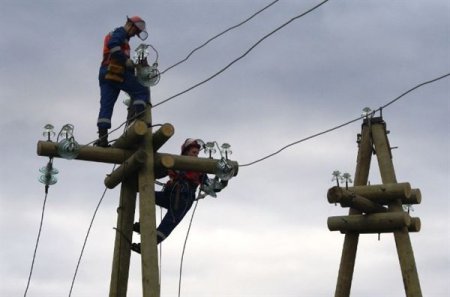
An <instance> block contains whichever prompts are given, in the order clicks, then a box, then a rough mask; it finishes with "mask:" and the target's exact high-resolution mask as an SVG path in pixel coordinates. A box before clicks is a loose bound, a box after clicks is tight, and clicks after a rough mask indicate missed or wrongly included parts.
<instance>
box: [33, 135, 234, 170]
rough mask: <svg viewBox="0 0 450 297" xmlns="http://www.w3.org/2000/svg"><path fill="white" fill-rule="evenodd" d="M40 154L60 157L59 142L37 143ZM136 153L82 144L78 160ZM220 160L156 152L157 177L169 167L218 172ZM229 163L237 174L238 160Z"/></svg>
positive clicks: (118, 158) (117, 159)
mask: <svg viewBox="0 0 450 297" xmlns="http://www.w3.org/2000/svg"><path fill="white" fill-rule="evenodd" d="M37 154H38V155H39V156H46V157H55V158H59V157H60V156H59V155H58V151H57V143H55V142H50V141H39V142H38V145H37ZM133 154H134V151H132V150H125V149H119V148H113V147H107V148H103V147H96V146H82V145H81V146H80V153H79V154H78V156H77V157H76V159H77V160H84V161H95V162H103V163H112V164H122V163H123V162H125V161H126V160H127V159H128V158H130V157H131V156H132V155H133ZM219 161H220V160H218V159H209V158H196V157H189V156H180V155H172V154H165V153H155V154H154V169H155V177H156V178H161V177H163V176H165V175H166V171H167V169H172V170H192V171H197V172H203V173H210V174H217V173H218V172H217V165H218V162H219ZM228 163H229V164H230V165H231V166H232V168H233V171H234V173H233V175H234V176H236V175H237V173H238V170H239V165H238V163H237V162H236V161H231V160H229V161H228Z"/></svg>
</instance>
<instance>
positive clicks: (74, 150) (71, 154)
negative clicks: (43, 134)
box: [58, 124, 80, 160]
mask: <svg viewBox="0 0 450 297" xmlns="http://www.w3.org/2000/svg"><path fill="white" fill-rule="evenodd" d="M73 130H74V126H73V125H72V124H66V125H64V126H63V127H62V128H61V131H60V132H59V135H58V139H59V137H60V136H62V137H63V139H62V140H61V141H59V142H58V154H59V155H60V156H61V157H62V158H64V159H67V160H72V159H75V158H76V157H77V156H78V154H79V153H80V145H79V144H78V142H76V141H75V138H74V136H73Z"/></svg>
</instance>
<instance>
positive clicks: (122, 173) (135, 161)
mask: <svg viewBox="0 0 450 297" xmlns="http://www.w3.org/2000/svg"><path fill="white" fill-rule="evenodd" d="M146 160H147V154H146V153H145V152H144V151H142V150H139V151H137V152H136V153H134V154H133V155H132V156H131V157H130V158H128V160H126V161H125V162H124V163H123V164H122V165H120V166H119V167H118V168H117V169H116V170H114V171H113V172H111V173H110V174H108V175H107V176H106V178H105V186H106V187H107V188H108V189H114V188H115V187H116V186H117V185H118V184H119V183H121V182H122V181H123V180H124V179H126V178H127V177H129V176H131V175H133V174H134V173H135V172H136V171H137V170H138V169H139V168H141V167H142V166H143V165H144V164H145V161H146Z"/></svg>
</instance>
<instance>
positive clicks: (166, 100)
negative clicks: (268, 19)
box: [153, 0, 330, 108]
mask: <svg viewBox="0 0 450 297" xmlns="http://www.w3.org/2000/svg"><path fill="white" fill-rule="evenodd" d="M328 1H330V0H325V1H322V2H320V3H319V4H317V5H316V6H314V7H313V8H310V9H309V10H307V11H306V12H304V13H302V14H299V15H297V16H295V17H293V18H291V19H290V20H289V21H287V22H285V23H284V24H282V25H281V26H279V27H277V28H276V29H275V30H273V31H271V32H270V33H268V34H266V35H265V36H264V37H262V38H261V39H260V40H258V41H257V42H256V43H255V44H254V45H252V46H251V47H250V48H249V49H248V50H247V51H246V52H244V53H243V54H242V55H241V56H239V57H238V58H236V59H234V60H233V61H231V62H230V63H229V64H228V65H227V66H225V67H224V68H222V69H221V70H219V71H218V72H216V73H215V74H213V75H211V76H210V77H208V78H207V79H205V80H203V81H201V82H199V83H197V84H195V85H193V86H192V87H190V88H188V89H186V90H184V91H182V92H179V93H177V94H175V95H173V96H171V97H169V98H167V99H164V100H162V101H160V102H158V103H157V104H155V105H153V108H155V107H157V106H159V105H161V104H163V103H166V102H168V101H170V100H172V99H174V98H176V97H178V96H180V95H183V94H185V93H187V92H189V91H191V90H193V89H195V88H197V87H198V86H201V85H203V84H204V83H207V82H208V81H210V80H212V79H213V78H215V77H216V76H218V75H219V74H221V73H222V72H224V71H225V70H227V69H228V68H230V67H231V66H232V65H233V64H234V63H236V62H237V61H239V60H241V59H242V58H244V57H245V56H247V54H248V53H250V52H251V51H252V50H253V49H254V48H256V47H257V46H258V45H259V44H260V43H262V42H263V41H264V40H265V39H267V38H268V37H270V36H271V35H273V34H275V33H276V32H277V31H279V30H281V29H282V28H284V27H286V26H287V25H289V24H290V23H292V22H293V21H295V20H297V19H299V18H301V17H303V16H305V15H307V14H308V13H310V12H312V11H314V10H315V9H317V8H319V7H320V6H322V5H323V4H325V3H327V2H328Z"/></svg>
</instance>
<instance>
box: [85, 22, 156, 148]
mask: <svg viewBox="0 0 450 297" xmlns="http://www.w3.org/2000/svg"><path fill="white" fill-rule="evenodd" d="M136 35H137V36H138V37H139V38H140V39H141V40H145V39H147V36H148V33H147V31H146V28H145V21H144V20H143V19H142V18H140V17H138V16H133V17H130V18H129V17H127V21H126V23H125V25H124V26H123V27H119V28H116V29H114V30H113V31H112V32H110V33H108V34H107V35H106V36H105V39H104V43H103V60H102V63H101V65H100V71H99V76H98V79H99V84H100V112H99V115H98V120H97V127H98V134H99V138H98V140H97V141H96V142H95V143H94V145H96V146H101V147H107V146H108V129H110V128H111V117H112V114H113V109H114V104H115V103H116V100H117V97H119V93H120V91H124V92H126V93H128V95H130V97H131V100H132V101H131V103H130V108H131V113H132V114H133V116H134V115H140V114H142V113H143V111H144V110H145V108H146V106H147V105H148V104H150V90H149V88H148V87H145V86H143V85H141V84H140V83H139V82H138V81H137V78H136V76H135V75H134V68H135V66H136V65H135V64H134V62H133V61H132V60H131V59H130V45H129V40H130V38H131V37H133V36H136Z"/></svg>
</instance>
